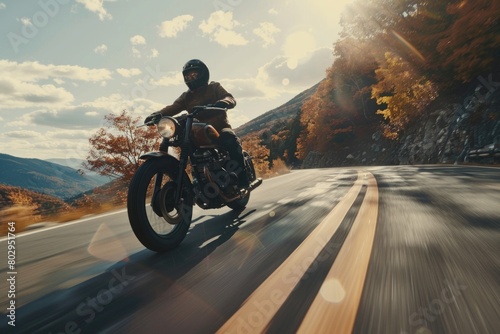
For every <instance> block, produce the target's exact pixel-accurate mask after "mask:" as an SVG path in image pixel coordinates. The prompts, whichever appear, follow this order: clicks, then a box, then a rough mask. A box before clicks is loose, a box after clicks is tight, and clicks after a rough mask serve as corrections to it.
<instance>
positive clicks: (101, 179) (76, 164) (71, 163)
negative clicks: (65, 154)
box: [45, 158, 113, 185]
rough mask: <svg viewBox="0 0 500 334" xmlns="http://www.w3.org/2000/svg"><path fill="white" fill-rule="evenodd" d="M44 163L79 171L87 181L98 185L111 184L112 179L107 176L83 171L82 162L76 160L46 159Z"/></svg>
mask: <svg viewBox="0 0 500 334" xmlns="http://www.w3.org/2000/svg"><path fill="white" fill-rule="evenodd" d="M45 161H48V162H52V163H55V164H58V165H61V166H66V167H69V168H73V169H76V170H77V171H80V172H82V171H83V173H84V174H85V175H86V176H88V178H89V179H91V180H94V181H96V182H97V183H99V185H102V184H105V183H108V182H111V181H112V180H113V179H112V178H110V177H107V176H102V175H100V174H98V173H95V172H92V171H89V170H83V169H82V168H83V167H82V164H83V162H84V160H81V159H76V158H68V159H46V160H45Z"/></svg>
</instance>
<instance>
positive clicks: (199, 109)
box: [190, 105, 227, 116]
mask: <svg viewBox="0 0 500 334" xmlns="http://www.w3.org/2000/svg"><path fill="white" fill-rule="evenodd" d="M205 110H214V111H224V112H225V111H227V108H220V107H214V106H211V105H206V106H195V107H193V109H192V111H191V114H190V115H192V116H196V115H197V114H199V113H200V112H202V111H205Z"/></svg>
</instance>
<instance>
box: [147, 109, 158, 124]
mask: <svg viewBox="0 0 500 334" xmlns="http://www.w3.org/2000/svg"><path fill="white" fill-rule="evenodd" d="M160 118H161V114H160V113H157V112H154V113H152V114H151V115H149V116H148V117H146V119H145V120H144V124H148V123H151V122H153V124H156V123H158V121H159V120H160ZM153 124H148V125H153Z"/></svg>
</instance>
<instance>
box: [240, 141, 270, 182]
mask: <svg viewBox="0 0 500 334" xmlns="http://www.w3.org/2000/svg"><path fill="white" fill-rule="evenodd" d="M241 141H242V146H243V149H244V150H245V151H247V152H248V153H249V154H250V155H251V156H252V157H253V165H254V168H255V173H256V174H257V176H260V177H267V176H269V175H270V168H269V149H268V148H267V147H265V146H264V145H262V143H261V142H262V139H261V138H260V137H259V136H258V135H256V134H253V135H249V136H246V137H243V138H241Z"/></svg>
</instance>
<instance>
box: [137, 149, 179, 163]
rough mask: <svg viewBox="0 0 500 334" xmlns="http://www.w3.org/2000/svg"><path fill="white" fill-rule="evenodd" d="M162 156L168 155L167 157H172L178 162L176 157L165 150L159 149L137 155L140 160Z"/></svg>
mask: <svg viewBox="0 0 500 334" xmlns="http://www.w3.org/2000/svg"><path fill="white" fill-rule="evenodd" d="M163 157H168V158H171V159H174V160H176V161H177V162H179V160H178V159H177V158H176V157H174V156H172V155H170V154H169V153H167V152H161V151H155V152H148V153H146V154H143V155H141V156H140V157H139V159H141V160H149V159H157V158H163Z"/></svg>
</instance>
